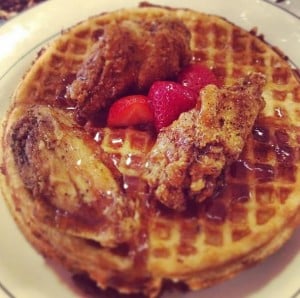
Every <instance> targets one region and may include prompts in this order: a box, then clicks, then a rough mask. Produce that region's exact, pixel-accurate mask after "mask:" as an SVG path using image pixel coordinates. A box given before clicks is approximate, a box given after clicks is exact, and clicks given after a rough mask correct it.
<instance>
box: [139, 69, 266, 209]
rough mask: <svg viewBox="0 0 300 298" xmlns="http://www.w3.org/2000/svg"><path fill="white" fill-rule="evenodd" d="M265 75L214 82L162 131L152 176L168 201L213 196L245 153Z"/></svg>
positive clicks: (179, 205)
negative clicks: (230, 166)
mask: <svg viewBox="0 0 300 298" xmlns="http://www.w3.org/2000/svg"><path fill="white" fill-rule="evenodd" d="M264 84H265V79H264V77H263V76H262V75H260V74H251V75H249V76H247V77H246V78H244V79H243V80H242V81H241V82H239V83H237V84H235V85H234V86H232V87H227V88H221V89H218V88H217V87H216V86H214V85H209V86H207V87H206V88H204V89H203V90H202V92H201V93H200V96H199V99H198V103H197V105H196V107H195V108H194V109H192V110H190V111H188V112H185V113H182V114H181V115H180V117H179V118H178V119H177V120H176V121H174V122H173V123H172V124H171V125H170V126H168V127H166V128H164V129H163V130H162V131H161V132H160V133H159V134H158V139H157V141H156V144H155V145H154V147H153V149H152V150H151V152H150V153H149V156H148V162H147V170H146V174H145V177H146V180H147V181H148V182H149V184H150V186H151V187H152V188H153V191H154V194H155V197H156V198H157V199H158V200H159V201H160V202H161V203H163V204H164V205H166V206H167V207H169V208H172V209H176V210H184V209H185V206H186V202H187V200H188V198H193V199H194V200H196V201H199V202H200V201H202V200H204V199H205V198H207V197H209V196H211V195H212V194H213V191H214V189H215V186H216V182H217V179H218V177H219V176H220V174H221V172H222V170H223V169H224V167H225V166H226V165H228V164H229V163H230V162H231V161H233V160H234V159H236V158H237V157H238V156H239V154H240V153H241V151H242V149H243V147H244V144H245V142H246V139H247V136H248V135H249V133H250V132H251V129H252V126H253V124H254V121H255V119H256V117H257V115H258V113H259V111H260V110H261V109H262V108H263V106H264V101H263V99H262V96H261V94H262V88H263V86H264Z"/></svg>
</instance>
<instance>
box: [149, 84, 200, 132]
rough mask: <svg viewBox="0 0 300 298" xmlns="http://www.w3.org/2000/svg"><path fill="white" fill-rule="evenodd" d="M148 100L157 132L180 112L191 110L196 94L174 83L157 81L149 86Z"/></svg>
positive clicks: (194, 103)
mask: <svg viewBox="0 0 300 298" xmlns="http://www.w3.org/2000/svg"><path fill="white" fill-rule="evenodd" d="M148 99H149V102H150V104H151V106H152V108H153V113H154V124H155V127H156V129H157V130H158V131H159V130H160V129H161V128H162V127H165V126H168V125H170V124H171V123H172V122H173V121H174V120H176V119H177V118H178V116H179V115H180V114H181V113H182V112H185V111H188V110H190V109H192V108H193V107H194V106H195V105H196V101H197V94H196V93H195V92H194V91H193V90H191V89H188V88H186V87H184V86H182V85H181V84H178V83H175V82H169V81H157V82H155V83H153V85H152V86H151V88H150V90H149V94H148Z"/></svg>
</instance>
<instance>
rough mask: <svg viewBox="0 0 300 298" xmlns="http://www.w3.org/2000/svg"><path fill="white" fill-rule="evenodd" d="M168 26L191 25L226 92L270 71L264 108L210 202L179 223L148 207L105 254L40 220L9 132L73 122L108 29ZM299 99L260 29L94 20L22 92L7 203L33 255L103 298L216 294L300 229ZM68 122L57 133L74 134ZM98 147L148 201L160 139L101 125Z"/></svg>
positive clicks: (51, 54) (117, 15) (211, 21)
mask: <svg viewBox="0 0 300 298" xmlns="http://www.w3.org/2000/svg"><path fill="white" fill-rule="evenodd" d="M161 16H168V17H170V16H171V17H176V18H179V19H180V20H182V21H183V22H184V24H185V25H186V26H187V28H188V29H189V31H190V32H191V48H192V52H193V58H192V60H193V62H200V63H202V64H204V65H207V66H208V67H210V68H211V69H212V70H213V72H214V73H215V74H216V76H217V77H218V79H219V80H220V81H221V82H222V83H223V84H224V85H231V84H233V83H234V82H235V81H236V80H237V79H239V78H240V77H242V76H244V75H246V74H248V73H249V72H254V71H255V72H260V73H263V74H264V75H265V76H266V80H267V83H266V85H265V87H264V91H263V97H264V99H265V102H266V106H265V108H264V110H263V111H262V112H261V113H260V115H259V117H258V118H257V120H256V122H255V124H254V127H253V129H252V134H251V135H250V136H249V138H248V139H247V142H246V145H245V148H244V150H243V152H242V154H241V155H240V157H239V158H238V159H237V160H236V161H235V162H234V163H233V164H232V165H231V166H230V167H228V168H226V169H225V173H224V179H223V180H224V181H223V184H222V185H221V187H218V188H217V189H216V190H215V193H214V195H213V196H212V197H210V198H208V199H206V200H205V201H204V202H203V203H201V204H199V205H197V206H191V207H190V208H188V209H187V210H186V211H185V212H182V213H178V212H172V211H170V210H168V209H167V208H164V207H163V206H161V205H159V204H156V203H151V204H150V206H144V205H143V204H146V203H143V204H141V206H138V208H140V209H139V210H140V217H139V219H138V225H137V226H136V227H135V229H136V230H135V233H134V238H133V239H131V241H130V243H131V245H129V244H128V242H126V241H125V242H124V243H120V244H119V245H118V246H116V247H109V246H105V245H103V243H101V241H99V239H97V237H93V236H90V235H89V234H88V233H84V232H82V230H80V229H78V230H77V231H76V229H75V231H74V229H73V230H69V229H64V224H63V219H64V218H67V217H68V213H67V212H65V213H63V214H61V213H59V212H56V213H55V214H53V213H51V212H50V213H47V214H46V216H44V217H43V216H41V213H42V212H44V210H45V209H44V208H43V206H37V203H36V200H34V195H33V194H32V193H31V192H29V191H28V190H27V189H26V187H25V186H24V182H23V181H22V179H21V177H20V173H19V171H18V167H17V165H16V161H15V159H14V157H13V152H12V148H11V146H10V139H11V137H12V136H11V130H12V127H13V126H14V125H15V123H16V122H17V121H18V119H20V118H22V117H23V115H24V114H26V113H27V112H28V110H34V109H38V112H33V113H38V114H39V115H49V114H51V113H56V112H53V111H56V110H58V113H66V114H69V113H72V109H71V108H69V109H66V102H65V93H66V86H67V85H68V84H70V83H71V82H72V81H73V80H74V78H75V75H76V72H77V71H78V69H79V67H80V65H81V63H82V62H83V61H84V59H85V57H86V56H87V55H88V52H89V49H90V48H91V47H92V45H93V43H94V42H95V40H96V39H97V38H98V37H99V36H100V35H101V34H102V31H103V27H104V26H105V25H107V24H109V23H110V22H120V21H122V20H126V19H136V20H153V19H155V18H158V17H161ZM299 101H300V83H299V80H298V79H297V77H296V75H295V73H294V72H293V71H292V69H291V67H290V65H289V64H288V62H287V59H286V58H285V57H284V55H283V54H282V53H280V52H279V51H278V50H276V49H274V48H272V47H271V46H270V45H268V44H267V43H265V42H264V40H263V38H262V37H261V36H258V35H257V33H256V30H252V31H251V32H247V31H245V30H243V29H241V28H239V27H237V26H236V25H234V24H232V23H231V22H229V21H227V20H225V19H223V18H221V17H218V16H214V15H207V14H203V13H200V12H196V11H191V10H186V9H170V8H163V7H148V6H146V7H139V8H135V9H127V10H119V11H116V12H112V13H108V14H102V15H99V16H95V17H92V18H90V19H88V20H86V21H83V22H81V23H80V24H77V25H76V26H74V27H72V28H70V29H69V30H67V31H65V32H63V33H62V35H61V36H60V37H59V38H58V39H57V40H55V41H54V42H53V43H51V44H50V45H49V46H48V47H46V48H45V49H43V50H42V51H41V52H40V53H39V55H38V57H37V59H36V60H35V61H34V63H33V65H32V66H31V68H30V69H29V71H28V72H27V73H26V75H25V76H24V78H23V80H22V82H21V83H20V84H19V86H18V88H17V90H16V92H15V94H14V98H13V103H12V105H11V108H10V110H9V111H8V113H7V115H6V118H5V120H4V124H3V127H2V143H1V161H2V167H1V169H2V175H1V186H2V191H3V195H4V197H5V199H6V202H7V204H8V206H9V209H10V210H11V213H12V215H13V216H14V218H15V220H16V222H17V223H18V225H19V226H20V229H21V230H22V232H23V233H24V234H25V236H26V237H27V238H28V240H29V241H30V242H31V243H32V244H33V245H34V246H35V247H36V248H37V250H38V251H40V252H41V253H42V254H43V255H45V256H46V257H49V258H53V259H56V260H59V261H60V262H61V263H62V264H64V265H65V266H66V267H67V268H68V269H69V270H70V271H71V272H73V273H77V274H78V273H84V274H87V275H88V276H89V278H91V279H92V280H94V281H95V282H96V283H97V285H98V286H99V287H100V288H104V289H106V288H108V287H111V288H114V289H117V290H118V291H119V292H120V293H129V294H132V293H143V294H144V295H146V296H149V297H156V296H157V295H159V293H160V291H161V288H162V286H163V284H164V282H165V281H168V280H170V281H172V282H175V283H177V282H183V283H184V284H185V285H186V286H187V287H188V288H189V289H190V290H198V289H201V288H204V287H209V286H212V285H214V284H216V283H218V282H220V281H223V280H226V279H229V278H231V277H233V276H234V275H236V274H237V273H238V272H240V271H241V270H244V269H246V268H248V267H250V266H252V265H254V264H256V263H257V262H260V261H261V260H263V259H265V258H266V257H267V256H269V255H271V254H273V253H274V252H275V251H277V250H278V249H279V248H280V247H281V246H282V245H283V244H284V243H285V242H286V241H287V240H288V239H289V238H290V236H291V235H292V232H293V230H294V229H295V227H296V226H297V224H298V223H299V218H297V214H298V213H299V210H300V200H299V197H300V188H299V187H297V185H299V182H300V181H299V180H300V171H299V166H300V153H299V145H298V143H299V140H300V127H299V123H300V106H299ZM66 121H67V120H66ZM66 123H67V122H64V124H62V126H64V125H65V126H67V127H69V126H68V124H66ZM68 129H70V127H69V128H68ZM89 133H90V132H89ZM77 136H78V135H77ZM79 136H80V134H79ZM91 140H92V142H94V143H96V145H97V146H98V147H100V148H101V151H102V152H104V153H105V156H108V157H109V158H110V159H111V161H112V162H113V164H114V165H115V166H116V168H117V169H118V170H119V172H120V173H121V174H122V177H123V178H122V179H123V180H122V181H123V187H124V189H125V190H126V193H127V194H128V195H129V194H130V196H136V197H138V198H145V196H146V194H147V185H146V184H145V183H143V182H142V181H141V179H140V176H141V168H142V167H143V165H144V163H145V156H146V155H147V153H148V152H149V151H150V150H151V148H152V146H153V144H154V143H155V136H154V135H153V134H150V133H148V132H147V131H138V130H135V129H132V128H127V129H111V128H107V127H106V128H99V129H96V130H92V136H91ZM93 146H94V145H93ZM109 183H110V182H109ZM109 185H110V184H108V187H109ZM145 202H147V200H145ZM150 202H151V200H150ZM49 217H50V219H49ZM298 217H299V216H298ZM45 218H47V220H46V219H45ZM60 219H62V221H60Z"/></svg>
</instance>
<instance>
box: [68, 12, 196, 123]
mask: <svg viewBox="0 0 300 298" xmlns="http://www.w3.org/2000/svg"><path fill="white" fill-rule="evenodd" d="M189 43H190V32H189V31H188V30H187V28H186V27H185V26H184V24H183V23H182V22H180V21H179V20H177V19H170V18H165V17H161V18H158V19H156V20H155V21H151V22H149V21H148V22H147V21H145V22H142V23H141V22H137V21H134V20H133V21H129V20H126V21H122V22H120V23H113V24H109V25H107V26H105V27H104V31H103V35H102V36H101V37H100V38H99V39H98V41H97V42H96V43H95V44H94V46H93V47H92V49H91V51H90V53H89V55H88V56H87V58H86V59H85V61H84V62H83V64H82V66H81V67H80V69H79V70H78V72H77V76H76V79H75V80H74V81H73V83H72V84H71V85H70V86H69V87H68V88H67V98H69V99H71V101H73V102H75V104H76V105H77V106H78V112H79V114H80V115H81V117H82V118H85V119H86V118H89V117H90V116H91V115H93V113H95V112H97V111H98V110H99V109H101V108H103V107H105V106H107V105H108V104H110V103H111V101H112V100H114V99H117V98H118V97H121V96H124V95H127V94H128V93H129V92H130V93H131V94H132V93H134V92H143V91H145V90H147V89H148V88H149V87H150V85H151V84H152V83H153V82H154V81H158V80H165V79H172V78H174V77H175V76H176V75H177V74H178V72H179V71H180V70H181V68H182V67H184V66H185V65H187V64H188V63H189V62H190V59H191V50H190V47H189Z"/></svg>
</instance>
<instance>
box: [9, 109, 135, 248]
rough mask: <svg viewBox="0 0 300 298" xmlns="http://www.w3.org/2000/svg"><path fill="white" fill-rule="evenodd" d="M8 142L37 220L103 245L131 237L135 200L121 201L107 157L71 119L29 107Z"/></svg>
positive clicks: (121, 193) (60, 114)
mask: <svg viewBox="0 0 300 298" xmlns="http://www.w3.org/2000/svg"><path fill="white" fill-rule="evenodd" d="M9 138H10V139H9V142H10V147H11V148H12V152H13V156H14V159H15V163H16V165H17V167H18V170H19V173H20V176H21V178H22V180H23V182H24V184H25V186H26V188H27V189H28V190H29V191H30V192H31V193H32V197H33V198H34V200H35V211H34V216H36V217H37V218H39V219H40V221H41V222H43V223H45V224H49V225H52V226H55V227H57V228H59V229H60V228H61V229H63V231H64V232H67V233H70V234H72V235H77V236H80V237H83V238H86V239H89V240H94V241H99V242H100V243H101V245H103V246H108V247H113V246H116V245H118V244H119V243H123V242H124V241H127V240H128V239H131V237H132V234H133V233H134V232H133V231H134V229H135V228H136V225H138V218H137V217H136V214H135V212H136V202H135V201H134V200H133V199H131V198H130V197H127V196H126V198H125V195H124V194H123V192H122V191H121V188H120V185H119V183H118V172H117V170H116V169H114V168H113V165H112V164H110V159H108V158H107V157H106V156H105V154H104V152H102V151H101V149H99V146H98V145H96V144H95V143H93V142H92V140H90V139H88V138H87V135H86V133H85V132H84V131H83V130H82V129H81V128H80V127H78V126H77V125H76V123H74V120H73V117H72V116H70V115H68V114H66V113H65V112H64V111H62V110H58V109H55V108H49V107H46V106H33V107H31V108H29V109H28V111H26V113H25V114H24V116H23V117H22V118H21V119H19V120H18V121H17V122H16V123H15V125H14V126H13V127H12V130H11V133H10V136H9Z"/></svg>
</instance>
